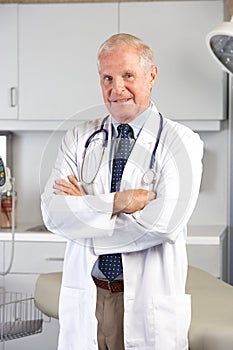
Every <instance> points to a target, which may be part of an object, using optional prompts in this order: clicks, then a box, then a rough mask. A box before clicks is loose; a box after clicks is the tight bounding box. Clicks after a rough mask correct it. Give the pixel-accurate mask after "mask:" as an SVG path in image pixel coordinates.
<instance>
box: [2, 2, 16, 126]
mask: <svg viewBox="0 0 233 350" xmlns="http://www.w3.org/2000/svg"><path fill="white" fill-rule="evenodd" d="M17 8H18V7H17V5H12V4H11V5H9V4H1V5H0V52H1V55H0V77H1V78H0V101H1V102H0V119H16V118H17V112H18V111H17V109H18V108H17V86H18V82H17Z"/></svg>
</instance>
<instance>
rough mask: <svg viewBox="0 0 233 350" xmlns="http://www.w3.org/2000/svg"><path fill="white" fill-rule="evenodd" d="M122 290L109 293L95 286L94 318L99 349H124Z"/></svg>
mask: <svg viewBox="0 0 233 350" xmlns="http://www.w3.org/2000/svg"><path fill="white" fill-rule="evenodd" d="M123 316H124V300H123V292H119V293H111V292H110V291H108V290H106V289H102V288H99V287H97V303H96V318H97V320H98V334H97V337H98V347H99V350H124V334H123Z"/></svg>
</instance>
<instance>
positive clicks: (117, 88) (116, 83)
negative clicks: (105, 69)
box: [112, 77, 125, 94]
mask: <svg viewBox="0 0 233 350" xmlns="http://www.w3.org/2000/svg"><path fill="white" fill-rule="evenodd" d="M112 89H113V92H115V93H116V94H121V93H122V92H123V91H124V90H125V84H124V79H123V78H122V77H116V78H115V79H114V80H113V84H112Z"/></svg>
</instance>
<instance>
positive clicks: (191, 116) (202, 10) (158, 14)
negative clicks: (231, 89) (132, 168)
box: [120, 1, 225, 120]
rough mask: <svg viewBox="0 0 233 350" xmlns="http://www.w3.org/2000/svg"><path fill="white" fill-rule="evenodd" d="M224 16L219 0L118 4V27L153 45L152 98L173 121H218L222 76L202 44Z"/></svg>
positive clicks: (219, 116)
mask: <svg viewBox="0 0 233 350" xmlns="http://www.w3.org/2000/svg"><path fill="white" fill-rule="evenodd" d="M222 19H223V2H222V1H177V2H176V1H174V2H171V1H168V2H166V1H165V2H161V1H160V2H144V3H143V2H137V3H121V4H120V31H121V32H129V33H131V34H134V35H136V36H139V37H140V38H141V39H143V40H144V41H145V42H146V43H148V45H150V46H151V47H152V49H153V50H154V54H155V62H156V65H157V66H158V78H157V81H156V83H155V86H154V88H153V92H152V98H153V100H154V101H155V103H156V104H157V106H158V108H159V110H160V111H161V113H163V114H164V116H166V117H168V118H171V119H176V120H216V119H217V120H221V119H223V118H224V117H225V115H224V111H223V105H224V101H223V87H224V79H223V77H224V76H223V74H222V71H221V68H219V67H218V65H216V63H215V62H214V60H213V59H212V57H211V56H210V54H209V52H208V49H207V46H206V35H207V33H208V31H209V30H211V29H212V28H213V27H214V26H215V25H216V24H217V23H219V22H221V21H222Z"/></svg>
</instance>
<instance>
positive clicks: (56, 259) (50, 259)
mask: <svg viewBox="0 0 233 350" xmlns="http://www.w3.org/2000/svg"><path fill="white" fill-rule="evenodd" d="M45 260H46V261H64V258H46V259H45Z"/></svg>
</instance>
